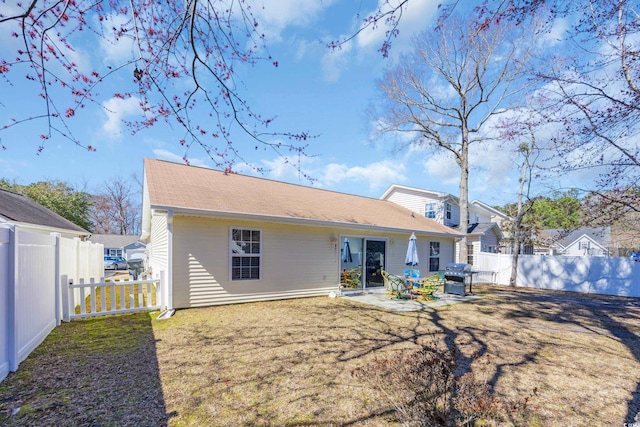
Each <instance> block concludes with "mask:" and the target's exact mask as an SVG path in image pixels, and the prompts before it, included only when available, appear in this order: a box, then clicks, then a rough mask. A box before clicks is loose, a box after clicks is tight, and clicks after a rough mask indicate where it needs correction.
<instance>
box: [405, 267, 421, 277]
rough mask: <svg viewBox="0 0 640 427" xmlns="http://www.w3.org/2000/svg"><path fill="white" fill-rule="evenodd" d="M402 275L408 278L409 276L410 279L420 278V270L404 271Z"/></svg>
mask: <svg viewBox="0 0 640 427" xmlns="http://www.w3.org/2000/svg"><path fill="white" fill-rule="evenodd" d="M403 273H404V277H409V275H411V277H420V270H417V269H415V268H413V269H408V268H407V269H406V270H404V271H403Z"/></svg>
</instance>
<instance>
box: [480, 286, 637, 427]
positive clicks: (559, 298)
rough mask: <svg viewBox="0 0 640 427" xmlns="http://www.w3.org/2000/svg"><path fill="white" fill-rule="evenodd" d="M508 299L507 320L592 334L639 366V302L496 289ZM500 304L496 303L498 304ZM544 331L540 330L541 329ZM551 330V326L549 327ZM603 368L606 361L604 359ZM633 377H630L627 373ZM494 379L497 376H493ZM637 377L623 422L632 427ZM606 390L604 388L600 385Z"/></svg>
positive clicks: (596, 296)
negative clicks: (511, 305) (512, 303)
mask: <svg viewBox="0 0 640 427" xmlns="http://www.w3.org/2000/svg"><path fill="white" fill-rule="evenodd" d="M493 290H494V291H496V292H498V293H502V294H504V295H506V296H507V298H508V299H509V298H510V297H513V296H514V295H516V296H517V300H518V303H517V305H516V306H515V307H514V308H513V309H511V310H510V314H509V315H510V316H511V317H513V318H519V319H522V320H528V321H536V322H540V321H542V322H545V323H546V322H550V324H551V325H561V326H563V327H564V328H563V329H564V330H568V331H573V332H574V333H576V334H580V333H592V334H596V335H600V336H602V337H605V338H607V339H610V340H612V342H617V343H620V344H622V345H623V346H624V347H626V349H627V350H628V351H629V353H630V354H631V355H632V356H633V358H634V359H635V361H636V363H637V364H640V299H638V298H628V297H617V296H608V295H588V294H580V293H574V292H567V291H553V290H539V289H536V290H529V289H523V288H498V287H494V288H493ZM497 304H499V302H497ZM540 327H543V326H540ZM551 327H552V326H551ZM601 363H603V364H606V363H608V360H606V359H603V360H601ZM628 374H629V375H630V377H633V376H634V375H633V373H632V372H629V373H628ZM496 375H499V374H498V373H497V372H496ZM638 379H640V373H639V372H638V371H636V372H635V380H636V386H635V391H633V392H632V393H631V398H630V399H629V400H628V403H627V411H626V415H625V418H624V422H625V423H628V424H633V423H634V422H637V421H638V420H637V419H636V418H637V417H638V416H639V414H640V382H638ZM602 386H603V387H606V384H602Z"/></svg>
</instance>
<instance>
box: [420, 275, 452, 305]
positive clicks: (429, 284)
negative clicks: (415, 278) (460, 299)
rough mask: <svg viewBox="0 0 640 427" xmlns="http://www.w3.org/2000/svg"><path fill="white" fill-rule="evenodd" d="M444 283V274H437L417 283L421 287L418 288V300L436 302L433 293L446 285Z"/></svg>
mask: <svg viewBox="0 0 640 427" xmlns="http://www.w3.org/2000/svg"><path fill="white" fill-rule="evenodd" d="M444 282H445V279H444V273H435V274H432V275H431V276H429V277H427V278H426V279H424V280H422V281H420V282H417V283H418V285H419V286H418V287H417V288H416V292H417V293H418V294H420V296H419V297H418V300H423V301H433V300H435V299H436V297H435V296H433V293H434V292H435V291H437V290H438V288H439V287H440V286H442V285H443V284H444Z"/></svg>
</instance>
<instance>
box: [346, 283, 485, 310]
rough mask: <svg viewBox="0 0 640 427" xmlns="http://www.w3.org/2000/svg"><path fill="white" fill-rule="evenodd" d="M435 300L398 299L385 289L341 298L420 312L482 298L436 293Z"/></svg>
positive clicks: (389, 308) (391, 308)
mask: <svg viewBox="0 0 640 427" xmlns="http://www.w3.org/2000/svg"><path fill="white" fill-rule="evenodd" d="M433 295H434V297H435V300H434V301H431V302H425V301H418V300H416V297H414V299H413V300H410V299H409V298H403V299H397V298H394V297H391V296H389V295H386V290H385V289H384V288H380V289H370V290H365V291H359V292H347V293H346V294H344V295H342V296H340V298H345V299H348V300H351V301H356V302H360V303H363V304H370V305H375V306H377V307H382V308H386V309H387V310H392V311H420V310H424V309H425V308H435V307H441V306H445V305H451V304H458V303H462V302H468V301H475V300H478V299H481V297H480V296H477V295H473V294H467V295H465V296H461V295H455V294H445V293H444V292H439V291H438V292H435V293H434V294H433Z"/></svg>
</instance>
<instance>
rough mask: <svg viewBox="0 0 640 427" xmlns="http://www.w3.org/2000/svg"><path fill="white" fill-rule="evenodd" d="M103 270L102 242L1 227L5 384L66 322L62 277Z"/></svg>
mask: <svg viewBox="0 0 640 427" xmlns="http://www.w3.org/2000/svg"><path fill="white" fill-rule="evenodd" d="M103 267H104V266H103V247H102V245H101V244H95V243H91V242H82V241H80V240H79V239H77V238H76V239H68V238H64V237H61V236H60V235H59V234H58V233H51V234H47V233H44V232H43V233H39V232H37V231H32V230H26V229H24V228H21V227H19V226H14V225H9V224H0V381H1V380H2V379H4V378H5V377H6V376H7V375H8V373H9V372H10V371H15V370H17V369H18V364H19V363H20V362H22V361H23V360H24V359H26V357H27V356H28V355H29V353H31V352H32V351H33V350H34V349H35V348H36V347H37V346H38V345H39V344H40V343H41V342H42V341H43V340H44V339H45V338H46V337H47V335H48V334H49V333H50V332H51V330H53V328H54V327H55V326H56V325H58V324H60V320H61V307H62V301H61V300H60V292H58V289H59V281H60V276H61V275H63V274H65V275H67V276H68V277H73V278H79V277H81V276H83V275H86V276H88V277H91V276H94V277H99V276H101V275H102V272H103Z"/></svg>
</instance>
